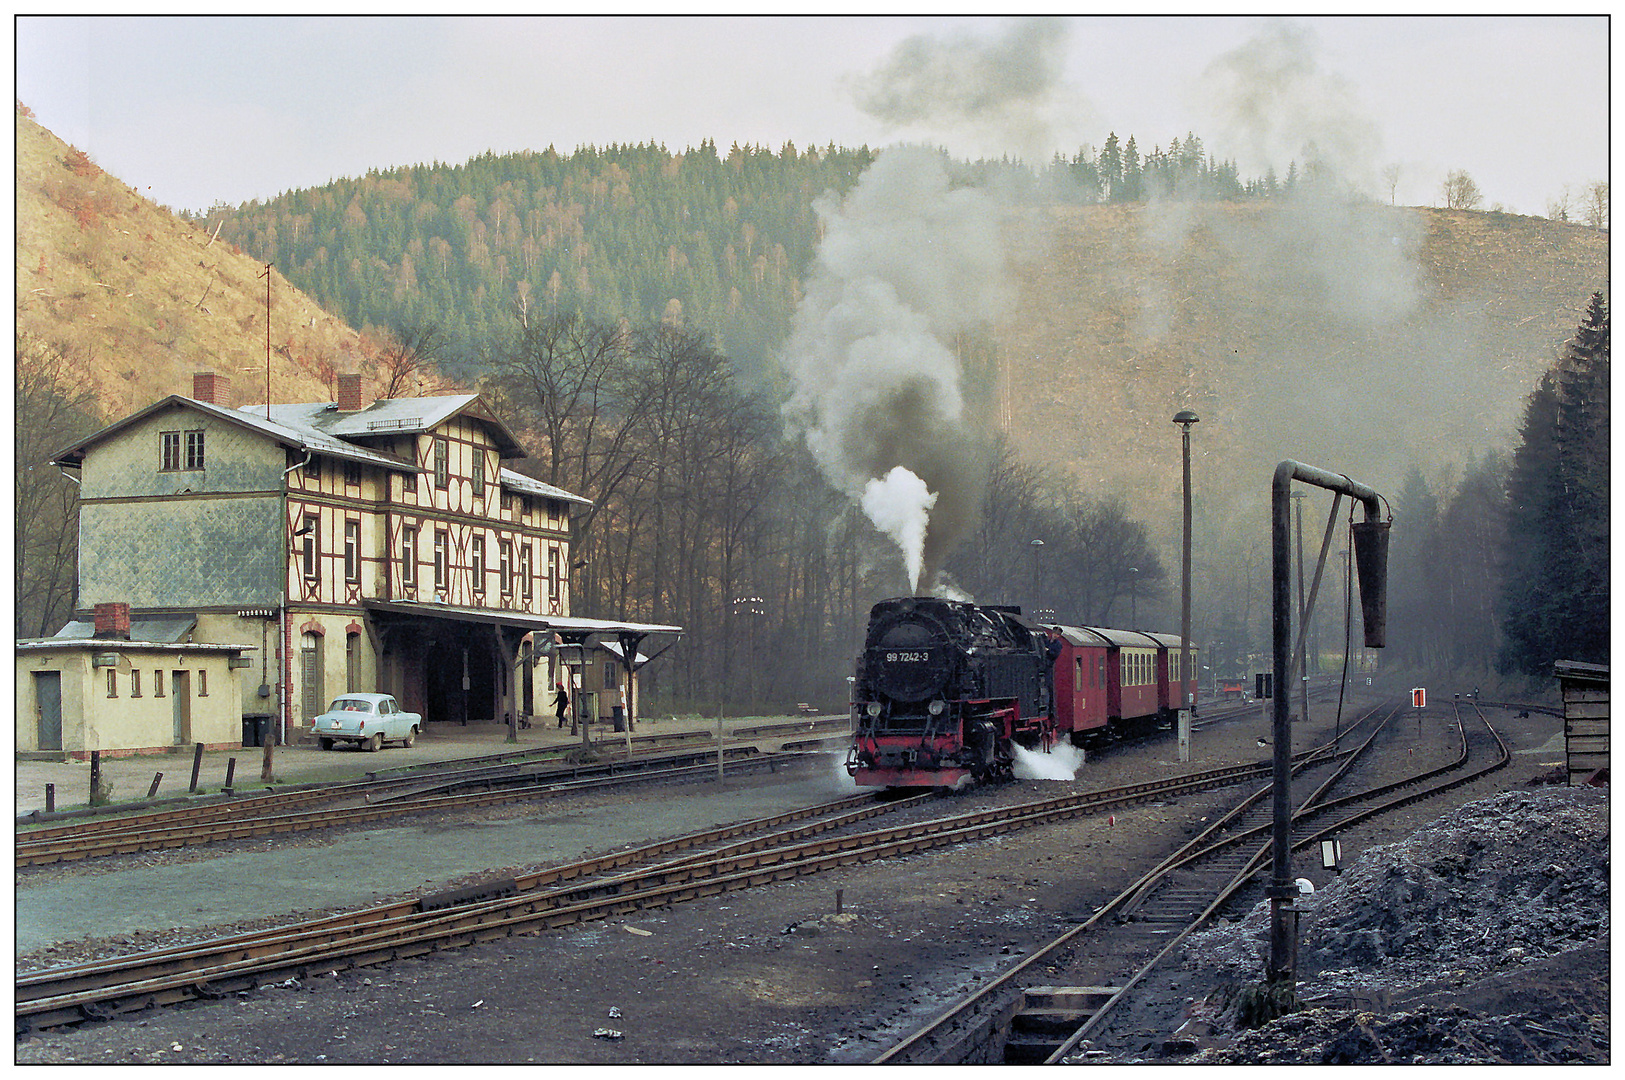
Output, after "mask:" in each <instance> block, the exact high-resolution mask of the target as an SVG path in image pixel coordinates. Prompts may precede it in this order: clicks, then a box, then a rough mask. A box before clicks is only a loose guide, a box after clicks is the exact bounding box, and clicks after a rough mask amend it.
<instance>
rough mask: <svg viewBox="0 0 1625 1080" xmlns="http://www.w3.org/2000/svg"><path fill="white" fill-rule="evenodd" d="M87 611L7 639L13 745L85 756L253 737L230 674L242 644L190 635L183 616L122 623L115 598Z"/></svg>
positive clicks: (125, 610) (125, 617)
mask: <svg viewBox="0 0 1625 1080" xmlns="http://www.w3.org/2000/svg"><path fill="white" fill-rule="evenodd" d="M96 615H97V622H96V624H95V625H94V626H92V625H91V624H89V623H70V624H68V626H66V627H64V628H63V630H62V632H61V634H59V635H58V636H57V637H54V638H47V639H44V640H39V641H19V642H17V646H16V649H17V666H16V671H17V714H16V715H17V736H16V740H17V741H16V749H17V752H18V753H19V754H31V755H32V754H38V755H41V756H48V757H53V758H54V757H64V758H79V759H85V758H88V757H89V756H90V754H91V752H92V751H96V750H99V751H101V753H102V754H103V755H104V756H106V755H113V756H119V755H125V754H157V753H167V752H169V751H171V749H172V748H174V747H176V746H186V747H190V746H192V745H194V744H196V743H202V744H203V745H204V746H205V747H206V748H208V749H211V750H215V749H227V748H232V747H237V746H241V745H243V744H244V743H257V742H258V741H259V740H260V738H261V733H260V732H259V730H258V726H257V724H258V721H257V719H256V718H255V717H246V718H245V716H244V714H243V709H242V690H241V687H240V686H239V682H238V679H239V675H238V673H239V671H240V670H241V669H242V668H244V667H246V666H248V664H249V663H250V662H251V661H250V660H249V659H248V657H246V656H245V655H244V653H245V652H248V651H250V650H251V648H252V647H251V646H244V645H222V644H198V643H193V642H191V641H190V640H187V639H188V638H189V637H190V631H191V620H187V619H184V618H181V619H176V618H171V619H158V620H138V621H137V622H135V623H134V624H132V623H131V621H130V618H129V607H128V606H127V605H124V604H106V605H98V610H97V612H96ZM265 723H266V725H267V726H268V724H269V718H268V717H267V718H266V719H265Z"/></svg>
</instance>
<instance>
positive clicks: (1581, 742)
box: [1553, 660, 1608, 786]
mask: <svg viewBox="0 0 1625 1080" xmlns="http://www.w3.org/2000/svg"><path fill="white" fill-rule="evenodd" d="M1553 671H1554V673H1555V674H1556V675H1557V679H1558V682H1560V683H1561V684H1562V687H1563V737H1564V739H1563V741H1564V743H1565V744H1566V745H1567V748H1568V776H1569V785H1570V786H1573V785H1575V784H1586V783H1593V782H1604V783H1606V781H1607V776H1608V668H1607V667H1606V666H1604V665H1600V664H1582V663H1580V662H1579V661H1577V660H1559V661H1558V662H1557V663H1556V664H1554V665H1553Z"/></svg>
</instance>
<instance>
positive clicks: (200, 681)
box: [197, 668, 209, 697]
mask: <svg viewBox="0 0 1625 1080" xmlns="http://www.w3.org/2000/svg"><path fill="white" fill-rule="evenodd" d="M197 696H198V697H208V696H209V673H208V672H207V671H204V670H203V669H202V668H198V672H197Z"/></svg>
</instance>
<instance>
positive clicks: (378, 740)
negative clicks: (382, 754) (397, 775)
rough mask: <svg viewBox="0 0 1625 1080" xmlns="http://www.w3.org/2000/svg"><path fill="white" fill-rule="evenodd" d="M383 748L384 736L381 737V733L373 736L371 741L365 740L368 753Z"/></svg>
mask: <svg viewBox="0 0 1625 1080" xmlns="http://www.w3.org/2000/svg"><path fill="white" fill-rule="evenodd" d="M383 748H384V736H383V734H382V733H380V734H377V735H374V736H373V737H372V738H371V739H368V740H367V749H368V750H369V751H371V752H377V751H379V750H382V749H383Z"/></svg>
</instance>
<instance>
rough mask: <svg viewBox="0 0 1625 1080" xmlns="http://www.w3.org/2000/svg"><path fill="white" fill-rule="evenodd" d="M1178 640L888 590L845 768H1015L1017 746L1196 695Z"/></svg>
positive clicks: (925, 774)
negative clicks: (1184, 672)
mask: <svg viewBox="0 0 1625 1080" xmlns="http://www.w3.org/2000/svg"><path fill="white" fill-rule="evenodd" d="M1181 646H1182V642H1181V641H1180V639H1179V638H1178V637H1176V636H1173V635H1168V634H1153V633H1147V632H1144V631H1136V630H1110V629H1104V628H1099V627H1082V626H1045V625H1040V624H1037V623H1034V622H1031V621H1030V620H1028V619H1025V618H1023V617H1022V615H1021V610H1020V609H1019V608H1016V607H1008V606H1000V605H987V604H972V603H967V602H963V601H957V600H944V599H939V598H936V597H925V596H908V597H899V598H897V599H893V600H883V601H881V602H880V603H878V604H876V605H875V606H874V608H873V609H872V610H871V611H870V614H869V628H868V632H867V634H866V635H865V638H864V645H863V653H862V655H861V656H860V657H859V658H858V664H857V673H856V677H855V679H854V681H853V688H852V690H853V692H852V713H853V716H852V722H853V731H854V733H855V734H854V739H853V746H852V750H851V752H850V754H849V755H848V758H847V770H848V771H849V772H850V773H851V774H852V776H853V777H854V778H855V779H856V780H857V782H858V783H860V784H865V785H874V786H882V787H952V786H956V785H958V784H959V783H961V782H962V781H965V780H967V779H974V780H979V781H986V780H999V779H1005V778H1008V777H1009V776H1010V775H1011V770H1012V768H1013V766H1014V764H1015V750H1014V747H1015V746H1017V745H1019V746H1022V747H1025V748H1027V749H1037V750H1048V749H1049V748H1050V747H1051V745H1053V743H1054V742H1055V741H1057V740H1059V739H1062V738H1070V739H1072V740H1073V741H1075V742H1081V741H1082V739H1083V737H1084V736H1085V735H1087V734H1091V733H1097V732H1101V731H1105V730H1108V729H1110V728H1113V727H1118V726H1124V725H1126V724H1129V723H1131V722H1136V721H1139V720H1142V719H1145V718H1149V717H1166V716H1169V715H1171V713H1172V712H1173V711H1174V710H1176V709H1178V708H1180V707H1181V706H1182V704H1187V703H1189V701H1190V700H1191V696H1190V695H1192V694H1193V693H1194V691H1195V688H1196V683H1195V679H1194V678H1189V679H1186V680H1181V679H1180V678H1179V675H1180V660H1181ZM1191 653H1192V664H1191V670H1192V671H1197V670H1200V668H1199V666H1198V665H1197V664H1196V662H1195V649H1194V648H1193V649H1192V650H1191Z"/></svg>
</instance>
